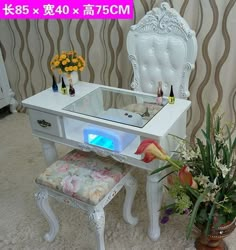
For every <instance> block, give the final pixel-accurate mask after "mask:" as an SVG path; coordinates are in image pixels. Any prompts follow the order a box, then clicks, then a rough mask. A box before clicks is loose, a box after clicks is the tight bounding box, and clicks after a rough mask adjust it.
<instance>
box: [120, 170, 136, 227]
mask: <svg viewBox="0 0 236 250" xmlns="http://www.w3.org/2000/svg"><path fill="white" fill-rule="evenodd" d="M125 188H126V195H125V202H124V205H123V217H124V220H125V221H126V222H127V223H129V224H131V225H136V224H137V223H138V218H137V217H134V216H133V215H132V212H131V211H132V205H133V201H134V196H135V194H136V191H137V181H136V179H135V178H134V177H133V176H131V175H130V176H128V178H127V180H126V183H125Z"/></svg>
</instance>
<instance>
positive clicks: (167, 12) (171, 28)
mask: <svg viewBox="0 0 236 250" xmlns="http://www.w3.org/2000/svg"><path fill="white" fill-rule="evenodd" d="M131 30H133V31H138V32H143V33H145V32H150V31H152V32H156V33H159V34H167V33H170V32H172V33H174V34H176V35H178V36H181V37H183V38H184V39H185V40H188V39H190V38H191V37H192V36H193V35H194V34H195V33H194V32H193V31H192V30H190V29H189V28H188V26H187V25H186V24H185V23H184V22H183V20H182V18H180V16H179V13H178V12H176V11H175V10H174V9H173V8H170V6H169V4H168V3H165V2H164V3H162V4H161V7H160V8H153V9H152V10H151V11H149V12H147V14H146V15H145V16H144V17H143V18H142V19H141V20H140V21H139V23H138V24H136V25H133V26H132V27H131Z"/></svg>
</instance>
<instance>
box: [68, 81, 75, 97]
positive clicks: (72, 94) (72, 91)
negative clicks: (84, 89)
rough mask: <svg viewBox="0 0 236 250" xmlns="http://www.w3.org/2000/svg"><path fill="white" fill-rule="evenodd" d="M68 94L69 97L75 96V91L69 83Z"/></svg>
mask: <svg viewBox="0 0 236 250" xmlns="http://www.w3.org/2000/svg"><path fill="white" fill-rule="evenodd" d="M69 94H70V96H74V95H75V89H74V87H73V86H72V84H71V83H70V87H69Z"/></svg>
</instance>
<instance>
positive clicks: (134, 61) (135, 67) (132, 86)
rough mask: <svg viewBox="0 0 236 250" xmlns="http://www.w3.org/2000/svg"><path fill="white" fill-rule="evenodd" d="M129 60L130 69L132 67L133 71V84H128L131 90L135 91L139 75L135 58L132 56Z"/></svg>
mask: <svg viewBox="0 0 236 250" xmlns="http://www.w3.org/2000/svg"><path fill="white" fill-rule="evenodd" d="M129 60H130V62H131V64H132V67H133V70H134V80H133V82H132V83H131V84H130V87H131V88H132V89H135V90H136V89H137V87H138V83H139V75H138V74H137V72H138V69H137V68H138V65H137V62H136V57H135V56H134V55H129Z"/></svg>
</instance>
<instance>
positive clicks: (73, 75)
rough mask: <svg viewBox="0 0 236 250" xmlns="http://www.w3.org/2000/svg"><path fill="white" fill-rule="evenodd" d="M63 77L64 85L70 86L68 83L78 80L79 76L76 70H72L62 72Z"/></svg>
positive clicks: (74, 82)
mask: <svg viewBox="0 0 236 250" xmlns="http://www.w3.org/2000/svg"><path fill="white" fill-rule="evenodd" d="M63 78H64V81H65V85H66V86H68V87H69V86H70V84H72V85H74V84H76V83H78V82H79V76H78V72H77V71H72V72H70V73H64V72H63Z"/></svg>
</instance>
